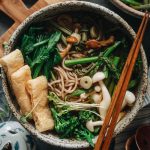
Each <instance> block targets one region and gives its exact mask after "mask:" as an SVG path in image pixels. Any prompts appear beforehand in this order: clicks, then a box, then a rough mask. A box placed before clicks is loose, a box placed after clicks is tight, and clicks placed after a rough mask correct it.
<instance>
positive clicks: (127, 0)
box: [121, 0, 142, 6]
mask: <svg viewBox="0 0 150 150" xmlns="http://www.w3.org/2000/svg"><path fill="white" fill-rule="evenodd" d="M121 1H122V2H123V3H125V4H127V5H131V6H139V5H142V3H139V2H137V1H135V0H121Z"/></svg>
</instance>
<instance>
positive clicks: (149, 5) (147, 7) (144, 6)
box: [133, 4, 150, 10]
mask: <svg viewBox="0 0 150 150" xmlns="http://www.w3.org/2000/svg"><path fill="white" fill-rule="evenodd" d="M133 8H134V9H137V10H141V9H142V10H149V9H150V4H145V5H140V6H133Z"/></svg>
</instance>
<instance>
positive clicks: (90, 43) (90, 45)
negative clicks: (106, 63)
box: [86, 36, 115, 49]
mask: <svg viewBox="0 0 150 150" xmlns="http://www.w3.org/2000/svg"><path fill="white" fill-rule="evenodd" d="M114 41H115V38H114V36H110V37H109V38H108V39H106V40H101V41H98V40H96V39H90V40H88V41H87V42H86V48H89V49H91V48H92V49H98V48H101V47H105V46H109V45H111V44H113V43H114Z"/></svg>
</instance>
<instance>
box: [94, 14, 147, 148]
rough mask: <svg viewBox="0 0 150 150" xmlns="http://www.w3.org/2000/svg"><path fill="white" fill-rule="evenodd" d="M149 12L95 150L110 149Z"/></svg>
mask: <svg viewBox="0 0 150 150" xmlns="http://www.w3.org/2000/svg"><path fill="white" fill-rule="evenodd" d="M148 19H149V14H148V12H146V13H145V15H144V17H143V20H142V23H141V25H140V28H139V30H138V33H137V36H136V38H135V40H134V43H133V45H132V47H131V49H130V52H129V54H128V58H127V60H126V63H125V65H124V68H123V71H122V73H121V76H120V79H119V81H118V84H117V87H116V89H115V92H114V94H113V97H112V102H111V104H110V106H109V109H108V112H107V115H106V118H105V120H104V124H103V126H102V128H101V130H100V133H99V136H98V139H97V143H96V145H95V148H94V150H108V149H109V145H110V143H111V139H112V137H113V132H114V129H115V126H116V123H117V119H118V116H119V113H120V111H121V106H122V103H123V99H124V96H125V93H126V90H127V88H128V84H129V81H130V78H131V75H132V71H133V68H134V64H135V62H136V59H137V57H138V53H139V51H140V46H141V43H142V39H143V36H144V33H145V29H146V26H147V23H148Z"/></svg>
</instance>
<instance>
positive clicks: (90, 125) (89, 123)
mask: <svg viewBox="0 0 150 150" xmlns="http://www.w3.org/2000/svg"><path fill="white" fill-rule="evenodd" d="M101 125H103V121H95V122H93V121H92V120H90V121H87V122H86V128H87V129H88V130H89V131H91V132H94V127H95V126H101Z"/></svg>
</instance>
